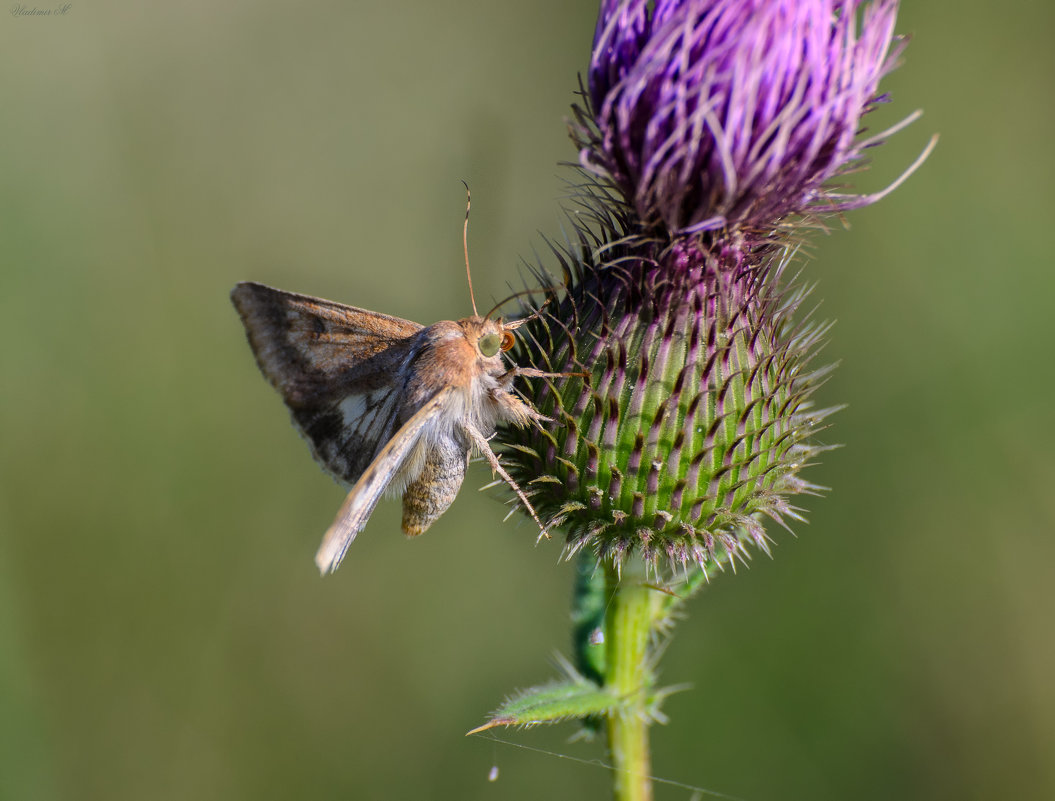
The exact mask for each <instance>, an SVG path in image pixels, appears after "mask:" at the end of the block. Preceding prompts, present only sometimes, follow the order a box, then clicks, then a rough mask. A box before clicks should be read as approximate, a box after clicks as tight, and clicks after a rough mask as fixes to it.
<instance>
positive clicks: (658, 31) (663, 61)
mask: <svg viewBox="0 0 1055 801" xmlns="http://www.w3.org/2000/svg"><path fill="white" fill-rule="evenodd" d="M650 6H653V8H652V10H651V11H650ZM862 11H863V13H859V12H862ZM896 13H897V0H876V2H874V3H865V2H863V0H781V1H780V2H777V1H776V0H695V1H694V2H679V0H659V2H655V3H649V2H647V0H602V4H601V13H600V17H599V19H598V22H597V30H596V34H595V36H594V47H593V56H592V58H591V60H590V68H589V81H588V82H589V87H588V92H587V99H588V102H589V109H588V110H586V111H583V110H579V114H578V119H579V124H578V126H576V130H575V133H574V135H575V137H576V139H577V141H578V144H579V146H580V148H581V150H580V161H581V164H582V166H583V167H584V168H585V169H586V170H588V171H590V172H591V173H593V174H595V175H598V176H601V177H603V178H604V179H605V180H607V181H610V182H611V183H612V184H614V185H615V186H616V187H617V188H618V190H619V191H620V192H621V193H622V195H623V197H624V198H625V200H626V202H627V203H628V204H629V205H630V206H631V207H632V208H633V209H634V212H635V213H636V215H637V218H638V220H640V222H641V223H643V224H645V225H648V226H652V225H657V224H662V226H663V227H664V228H665V229H666V230H667V231H669V232H671V233H682V232H691V231H702V230H717V229H721V228H728V227H737V226H743V227H746V228H755V227H760V228H763V229H771V228H773V227H775V225H776V223H777V222H778V221H780V220H781V219H783V218H784V217H786V216H788V215H792V214H798V215H801V214H808V213H810V212H816V211H822V212H831V211H841V210H845V209H852V208H856V207H859V206H863V205H866V204H867V203H870V202H872V201H873V200H874V199H875V198H876V196H868V195H852V194H842V193H840V192H838V191H836V190H835V189H834V188H832V187H831V186H830V185H829V182H830V181H831V179H833V178H835V177H836V176H838V175H839V174H841V173H845V172H847V171H849V170H852V169H853V168H855V167H858V166H859V165H860V162H861V161H862V154H863V151H864V149H865V148H866V147H867V146H868V145H870V144H874V143H875V142H876V141H877V140H878V138H876V139H871V140H862V139H858V138H857V134H858V131H859V126H860V119H861V115H862V114H864V113H865V112H866V111H868V110H869V109H870V108H871V107H872V106H873V104H874V103H875V102H877V101H879V100H880V99H882V98H881V97H880V96H878V95H877V86H878V83H879V80H880V78H881V77H882V76H883V75H884V74H886V73H887V72H889V71H890V70H891V69H892V68H893V67H894V66H895V61H896V59H897V56H898V54H899V53H900V52H901V49H902V47H903V44H904V42H903V41H901V40H898V39H895V38H894V37H893V26H894V19H895V16H896ZM859 17H860V23H861V28H860V31H859V32H858V30H857V27H858V21H859Z"/></svg>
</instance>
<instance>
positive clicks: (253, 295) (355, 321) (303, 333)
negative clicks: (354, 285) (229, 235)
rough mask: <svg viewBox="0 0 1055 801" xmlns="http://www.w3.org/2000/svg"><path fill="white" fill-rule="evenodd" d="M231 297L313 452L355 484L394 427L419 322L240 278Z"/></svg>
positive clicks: (266, 372) (259, 358)
mask: <svg viewBox="0 0 1055 801" xmlns="http://www.w3.org/2000/svg"><path fill="white" fill-rule="evenodd" d="M231 300H232V301H233V303H234V305H235V308H237V309H238V313H239V314H240V315H241V317H242V322H243V323H244V324H245V329H246V334H247V335H248V338H249V344H250V346H251V347H252V349H253V353H254V354H255V355H256V360H257V364H258V365H259V366H260V370H261V371H262V372H263V373H264V375H265V376H267V378H268V380H269V381H271V383H272V384H273V385H274V386H275V388H276V389H277V390H278V391H279V392H280V393H281V394H282V398H283V400H285V402H286V405H287V406H288V407H289V408H290V411H292V413H293V419H294V422H295V423H296V424H297V427H298V428H299V429H300V430H301V432H302V433H303V434H304V436H305V437H306V438H307V440H308V442H309V443H310V444H311V447H312V452H313V454H314V455H315V458H316V459H317V460H318V461H319V462H320V463H321V464H322V466H323V467H325V468H326V469H327V470H328V471H329V472H330V473H332V474H333V475H334V476H335V477H337V478H338V479H340V480H341V481H344V482H346V483H349V484H354V483H355V482H356V481H357V480H358V478H359V476H360V475H361V474H362V472H363V471H364V470H365V469H366V467H367V465H369V464H370V462H371V461H372V460H373V458H374V456H375V454H376V453H377V452H378V451H379V450H380V449H381V448H382V447H383V446H384V444H385V443H386V442H387V441H388V440H389V439H390V438H391V437H392V435H393V434H394V433H395V431H396V429H397V428H398V426H397V415H398V413H399V409H400V399H401V397H402V395H403V392H404V383H405V376H406V373H407V370H406V367H407V365H408V364H409V363H410V362H411V361H412V360H413V359H414V357H415V355H416V354H417V353H418V352H419V351H420V349H421V337H419V336H418V335H419V333H420V332H421V331H422V330H423V329H422V326H420V325H418V324H417V323H413V322H410V321H409V320H401V319H400V318H398V317H391V316H389V315H387V314H379V313H377V312H372V311H367V310H365V309H357V308H355V307H354V306H344V305H342V304H340V303H334V302H333V301H329V300H323V299H321V298H313V297H309V296H307V295H297V294H294V293H292V292H283V291H282V290H280V289H273V288H271V287H268V286H264V285H263V284H255V283H249V282H246V283H241V284H238V285H237V286H236V287H235V288H234V290H233V291H232V292H231Z"/></svg>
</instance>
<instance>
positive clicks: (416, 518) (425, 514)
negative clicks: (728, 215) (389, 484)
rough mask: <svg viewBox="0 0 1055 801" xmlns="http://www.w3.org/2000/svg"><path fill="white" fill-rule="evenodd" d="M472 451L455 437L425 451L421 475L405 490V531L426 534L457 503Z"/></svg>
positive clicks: (411, 534)
mask: <svg viewBox="0 0 1055 801" xmlns="http://www.w3.org/2000/svg"><path fill="white" fill-rule="evenodd" d="M468 462H469V451H468V449H466V448H465V447H464V446H462V445H459V444H458V443H457V442H456V441H455V439H454V437H449V438H447V439H445V440H443V441H441V442H439V443H437V444H436V446H435V447H433V448H431V449H430V450H429V451H428V453H426V454H425V464H424V466H423V467H422V469H421V474H420V475H419V476H418V477H417V478H416V479H414V480H413V481H412V482H410V484H408V485H407V488H406V490H405V491H404V492H403V531H404V533H406V534H407V535H408V536H410V537H416V536H418V535H419V534H424V533H425V532H426V531H427V530H428V528H429V526H431V525H432V524H433V523H435V522H436V519H437V518H438V517H439V516H440V515H442V514H443V513H444V512H446V511H447V509H448V507H450V505H451V504H452V503H454V499H455V497H456V496H457V495H458V490H459V489H460V488H461V486H462V481H463V480H464V479H465V467H466V465H467V464H468Z"/></svg>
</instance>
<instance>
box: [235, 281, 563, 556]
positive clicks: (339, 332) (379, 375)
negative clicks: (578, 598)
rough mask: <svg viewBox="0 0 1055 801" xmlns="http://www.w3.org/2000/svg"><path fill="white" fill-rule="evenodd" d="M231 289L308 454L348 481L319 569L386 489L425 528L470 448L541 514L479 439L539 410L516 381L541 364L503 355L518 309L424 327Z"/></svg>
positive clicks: (243, 287) (411, 530) (275, 293)
mask: <svg viewBox="0 0 1055 801" xmlns="http://www.w3.org/2000/svg"><path fill="white" fill-rule="evenodd" d="M231 300H232V301H233V302H234V305H235V307H236V308H237V310H238V313H239V314H240V315H241V317H242V322H243V323H244V325H245V329H246V334H247V336H248V338H249V344H250V346H251V347H252V349H253V353H254V354H255V356H256V360H257V364H258V365H259V366H260V370H261V371H262V372H263V373H264V375H265V376H266V377H267V378H268V380H269V381H270V382H271V383H272V385H273V386H274V387H275V388H276V389H277V390H278V391H279V393H280V394H281V395H282V398H283V400H284V401H285V402H286V405H287V406H288V407H289V409H290V411H291V412H292V415H293V421H294V423H295V424H296V426H297V428H299V429H300V431H301V432H302V433H303V435H304V437H305V438H306V439H307V440H308V443H309V444H310V445H311V449H312V453H313V455H314V456H315V458H316V460H317V461H318V462H319V463H320V464H321V465H322V466H323V468H325V469H326V471H327V472H329V473H330V474H331V475H333V476H334V477H335V478H337V479H338V480H339V481H341V482H342V483H344V484H346V485H349V486H351V490H350V492H349V493H348V497H347V498H346V499H345V501H344V504H343V505H342V506H341V509H340V511H339V512H338V513H337V517H336V518H335V519H334V521H333V524H332V525H331V526H330V528H329V530H327V532H326V534H325V536H324V537H323V541H322V545H321V547H320V548H319V551H318V554H317V555H316V557H315V562H316V564H317V565H318V567H319V570H320V571H321V572H322V573H324V574H325V573H329V572H332V571H333V570H335V569H336V568H337V566H338V565H339V564H340V563H341V560H342V559H343V558H344V554H345V552H346V551H347V549H348V546H349V545H350V544H351V542H352V540H354V539H355V537H356V535H357V534H358V533H359V532H360V531H361V530H362V529H363V527H364V526H365V525H366V521H367V520H368V519H369V517H370V514H371V513H372V512H373V510H374V507H375V506H376V505H377V502H378V500H379V499H380V497H381V495H382V494H383V493H385V492H388V493H391V494H396V495H402V497H403V531H405V532H406V533H407V534H408V535H411V536H416V535H418V534H422V533H423V532H425V531H426V530H427V529H428V527H429V526H430V525H432V523H433V522H435V520H436V519H437V518H438V517H439V516H440V515H441V514H443V513H444V512H445V511H446V510H447V507H449V506H450V505H451V503H452V502H453V501H454V498H455V496H456V495H457V494H458V489H459V488H460V487H461V484H462V480H463V479H464V477H465V468H466V465H467V463H468V460H469V456H470V454H471V452H472V450H473V448H475V449H476V450H477V451H479V452H480V453H481V454H482V455H483V456H484V457H485V458H486V459H487V461H488V462H489V463H490V465H491V468H492V469H493V470H494V471H495V472H496V473H498V474H499V475H500V476H501V477H502V478H503V479H504V480H505V481H506V483H508V484H509V486H510V487H511V488H512V489H513V491H514V492H515V493H516V495H517V496H518V498H519V499H520V502H521V503H522V504H524V506H525V508H526V509H527V510H528V511H529V512H530V513H531V515H532V517H534V518H535V521H536V523H538V522H539V521H538V516H537V515H536V514H535V511H534V509H532V507H531V504H530V503H529V502H528V499H527V497H526V496H525V495H524V493H523V492H522V491H521V489H520V487H518V486H517V485H516V483H515V482H514V481H513V480H512V478H510V476H509V474H508V473H506V471H505V469H504V468H503V467H502V466H501V465H500V464H499V461H498V457H497V456H495V454H494V452H493V451H492V450H491V448H490V446H489V445H488V442H487V440H488V438H489V437H490V436H491V435H492V434H493V433H494V431H495V426H496V425H497V424H498V423H499V422H510V423H513V424H516V425H525V424H527V423H530V422H533V421H540V420H545V419H547V418H545V417H544V416H543V415H541V414H539V413H538V412H536V411H535V410H534V409H533V408H532V407H531V406H529V405H528V404H527V403H525V402H524V401H522V400H520V398H518V397H517V396H516V395H515V394H514V393H513V381H514V379H515V378H516V377H517V376H518V375H520V376H546V375H549V374H548V373H542V372H540V371H538V370H534V369H530V368H519V367H516V366H513V367H507V365H506V364H505V363H504V362H503V360H502V352H503V351H506V350H508V349H509V348H510V347H512V345H513V342H514V340H513V333H512V332H513V330H514V329H515V328H517V327H518V326H519V325H520V322H522V321H514V322H511V323H503V322H502V321H501V320H491V319H489V318H486V317H480V316H478V315H473V316H472V317H466V318H464V319H462V320H456V321H452V320H444V321H441V322H438V323H435V324H433V325H430V326H428V327H424V326H421V325H418V324H417V323H413V322H410V321H409V320H401V319H400V318H398V317H391V316H389V315H387V314H379V313H378V312H372V311H367V310H365V309H357V308H355V307H352V306H344V305H342V304H340V303H334V302H332V301H328V300H322V299H321V298H313V297H308V296H306V295H296V294H293V293H292V292H284V291H282V290H280V289H273V288H271V287H268V286H264V285H263V284H256V283H250V282H245V283H240V284H238V285H237V286H236V287H235V288H234V290H233V291H232V292H231ZM539 526H540V528H541V523H540V524H539Z"/></svg>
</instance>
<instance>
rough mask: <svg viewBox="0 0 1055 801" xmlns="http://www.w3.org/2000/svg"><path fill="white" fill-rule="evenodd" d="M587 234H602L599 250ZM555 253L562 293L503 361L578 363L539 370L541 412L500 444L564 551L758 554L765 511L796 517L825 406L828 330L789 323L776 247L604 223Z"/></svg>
mask: <svg viewBox="0 0 1055 801" xmlns="http://www.w3.org/2000/svg"><path fill="white" fill-rule="evenodd" d="M606 222H607V223H608V224H609V225H608V227H609V228H611V227H612V226H614V225H616V224H617V222H616V221H614V220H613V218H611V217H608V218H607V220H606ZM600 241H603V242H609V243H610V242H615V243H616V244H615V245H614V246H612V245H610V246H608V247H606V248H604V249H603V250H602V253H603V258H597V257H596V255H595V252H596V251H595V250H593V249H591V246H592V245H593V244H594V242H600ZM558 256H559V257H560V258H561V261H562V263H563V267H564V273H565V275H564V284H563V285H564V287H565V291H564V294H563V297H562V298H561V300H560V301H559V303H557V304H550V306H553V308H551V307H550V306H547V307H546V308H544V309H543V311H542V313H541V315H540V316H539V317H538V318H537V319H535V320H533V321H531V322H530V323H529V324H527V325H526V326H525V327H524V328H523V329H521V331H522V332H523V334H524V335H523V336H522V337H521V343H522V344H521V352H519V353H517V354H515V360H516V361H517V362H518V363H519V364H534V365H535V366H537V367H540V368H542V369H545V370H547V371H552V372H566V373H577V375H567V376H564V377H561V378H557V379H551V380H549V381H548V382H547V383H545V384H542V383H541V382H536V386H535V387H534V388H533V390H534V392H533V394H531V395H529V398H530V400H531V401H532V402H533V403H534V404H535V406H536V407H537V408H538V410H539V411H540V412H541V413H543V414H545V415H547V416H548V417H550V418H552V420H553V422H551V423H549V424H546V425H545V426H544V430H543V431H542V432H541V434H540V432H539V431H537V430H532V431H523V432H514V431H510V432H508V433H507V435H506V437H507V439H506V443H507V453H506V457H505V459H506V462H507V464H508V465H509V469H510V471H511V472H512V473H513V475H514V477H515V478H516V479H517V480H518V482H520V483H521V486H523V487H524V488H525V490H526V491H527V492H528V495H529V497H530V498H531V501H532V504H533V505H534V507H535V509H536V510H537V511H538V513H539V514H540V515H541V516H542V518H543V521H544V522H545V523H546V524H547V528H557V527H560V528H563V529H564V530H565V531H566V536H567V540H566V542H567V554H568V555H569V556H571V555H572V554H575V553H576V552H578V551H580V550H581V549H583V548H586V547H589V548H591V549H593V550H594V551H595V552H596V553H597V554H598V556H600V557H604V558H610V559H613V560H615V561H616V562H617V563H619V562H622V560H623V559H624V558H625V557H626V556H627V555H628V554H630V553H634V552H636V553H639V554H640V555H641V556H642V557H643V558H644V559H645V560H646V561H647V563H649V564H650V565H651V566H652V567H653V568H657V567H658V566H659V564H660V562H665V563H668V564H670V565H671V566H676V567H682V568H683V567H685V566H686V565H688V564H690V563H694V564H697V565H699V566H700V567H701V568H703V569H704V570H705V571H706V570H708V569H709V568H711V567H714V566H719V565H721V564H723V563H724V562H726V561H731V560H734V559H736V558H737V557H740V558H744V557H746V556H747V550H746V547H745V546H746V544H747V543H749V542H750V543H754V544H755V545H756V546H757V547H759V548H761V549H763V550H765V551H767V552H768V541H767V537H766V534H765V531H764V529H763V526H762V522H761V519H762V518H763V517H764V516H768V517H770V518H773V519H775V520H776V521H778V522H781V523H783V519H784V518H786V517H791V518H797V519H798V518H799V515H798V513H797V511H796V510H795V508H794V507H793V506H792V505H791V504H790V503H789V501H788V498H789V497H790V496H791V495H795V494H798V493H802V492H810V491H815V490H816V489H817V488H816V487H814V486H813V485H811V484H809V483H807V482H805V481H804V480H802V479H801V478H800V477H799V475H798V472H799V470H800V468H801V467H802V466H803V465H804V464H805V463H807V462H808V461H809V460H810V458H811V457H812V456H813V455H814V454H815V453H816V452H817V450H818V449H819V448H820V446H818V445H817V444H816V443H815V442H814V441H813V439H812V435H813V434H814V433H815V432H816V429H817V424H818V422H819V421H820V420H821V419H822V418H823V417H824V416H825V415H826V414H827V413H829V411H830V410H824V411H817V410H814V409H813V408H812V406H811V404H810V400H809V399H810V395H811V394H812V392H813V390H814V389H815V388H816V386H817V384H818V381H819V380H820V379H821V378H822V377H823V375H824V374H825V373H826V372H827V369H826V368H825V369H821V370H812V369H811V368H810V367H809V363H810V360H811V358H812V356H813V355H814V353H815V352H816V350H817V347H818V345H819V344H820V340H821V338H822V336H823V333H824V330H825V329H824V327H823V326H816V325H810V324H808V323H807V324H804V323H802V322H796V320H795V313H796V311H798V309H799V306H800V305H801V301H802V299H803V297H804V295H805V293H804V292H803V291H801V290H799V291H790V292H789V291H788V290H786V289H783V288H782V287H781V278H782V276H783V273H784V267H785V265H786V264H787V259H786V252H785V251H784V250H782V249H780V248H778V247H777V246H775V245H774V244H772V243H764V244H761V245H757V246H749V245H747V244H745V243H744V242H743V241H737V242H734V243H732V244H731V245H730V244H729V243H727V242H724V241H722V240H719V239H717V238H716V237H713V236H709V235H697V236H694V237H681V238H678V239H676V240H675V241H674V242H673V243H662V242H658V241H655V240H651V239H647V238H638V237H632V236H627V235H626V234H625V232H619V231H614V230H606V231H604V232H603V234H602V235H601V236H598V237H597V238H596V239H591V236H590V235H589V234H587V233H585V232H582V231H580V239H579V243H578V246H577V247H576V248H573V249H572V248H569V249H567V250H565V251H562V252H560V253H558Z"/></svg>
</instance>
